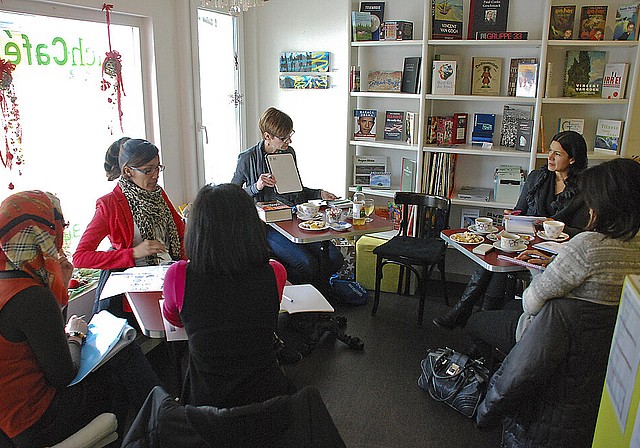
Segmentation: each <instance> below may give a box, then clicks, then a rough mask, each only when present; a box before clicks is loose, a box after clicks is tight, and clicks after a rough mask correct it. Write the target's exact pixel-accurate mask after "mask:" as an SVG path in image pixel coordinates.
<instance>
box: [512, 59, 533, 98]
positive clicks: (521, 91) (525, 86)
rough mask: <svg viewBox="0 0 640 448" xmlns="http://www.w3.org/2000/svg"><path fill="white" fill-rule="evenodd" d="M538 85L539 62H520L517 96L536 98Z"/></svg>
mask: <svg viewBox="0 0 640 448" xmlns="http://www.w3.org/2000/svg"><path fill="white" fill-rule="evenodd" d="M537 87H538V64H537V63H533V64H518V83H517V85H516V96H520V97H525V98H535V96H536V88H537Z"/></svg>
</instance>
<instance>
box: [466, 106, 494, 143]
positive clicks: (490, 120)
mask: <svg viewBox="0 0 640 448" xmlns="http://www.w3.org/2000/svg"><path fill="white" fill-rule="evenodd" d="M495 126H496V114H484V113H482V114H481V113H478V114H475V115H474V116H473V132H472V133H471V144H472V145H473V144H478V145H480V146H482V143H484V142H491V141H493V132H494V129H495Z"/></svg>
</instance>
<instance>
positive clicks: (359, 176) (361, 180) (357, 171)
mask: <svg viewBox="0 0 640 448" xmlns="http://www.w3.org/2000/svg"><path fill="white" fill-rule="evenodd" d="M387 166H388V165H387V156H366V155H362V156H358V155H356V156H353V185H354V186H356V187H359V186H360V187H368V186H369V180H370V177H371V173H386V172H388V169H387Z"/></svg>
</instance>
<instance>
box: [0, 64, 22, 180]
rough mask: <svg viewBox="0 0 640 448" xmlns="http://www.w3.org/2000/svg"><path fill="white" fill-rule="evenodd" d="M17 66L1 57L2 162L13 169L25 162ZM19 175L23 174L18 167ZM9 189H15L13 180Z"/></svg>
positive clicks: (0, 117) (0, 157) (8, 168)
mask: <svg viewBox="0 0 640 448" xmlns="http://www.w3.org/2000/svg"><path fill="white" fill-rule="evenodd" d="M15 68H16V66H15V65H14V64H12V63H11V62H9V61H6V60H4V59H2V58H0V112H1V116H0V121H1V123H0V126H2V129H3V130H4V143H5V144H4V148H0V163H2V167H3V168H6V169H7V170H9V171H11V170H12V169H13V167H14V165H15V166H16V167H21V165H22V164H23V162H24V159H23V156H22V126H21V125H20V112H19V111H18V101H17V100H18V98H17V97H16V92H15V88H14V86H13V75H12V74H11V72H13V71H14V70H15ZM18 175H22V172H21V169H20V168H18ZM7 187H8V188H9V190H13V189H14V185H13V183H12V182H9V184H8V185H7Z"/></svg>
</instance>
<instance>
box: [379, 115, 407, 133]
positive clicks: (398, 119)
mask: <svg viewBox="0 0 640 448" xmlns="http://www.w3.org/2000/svg"><path fill="white" fill-rule="evenodd" d="M403 123H404V112H403V111H395V110H388V111H386V112H385V119H384V137H383V138H384V139H385V140H402V125H403Z"/></svg>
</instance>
